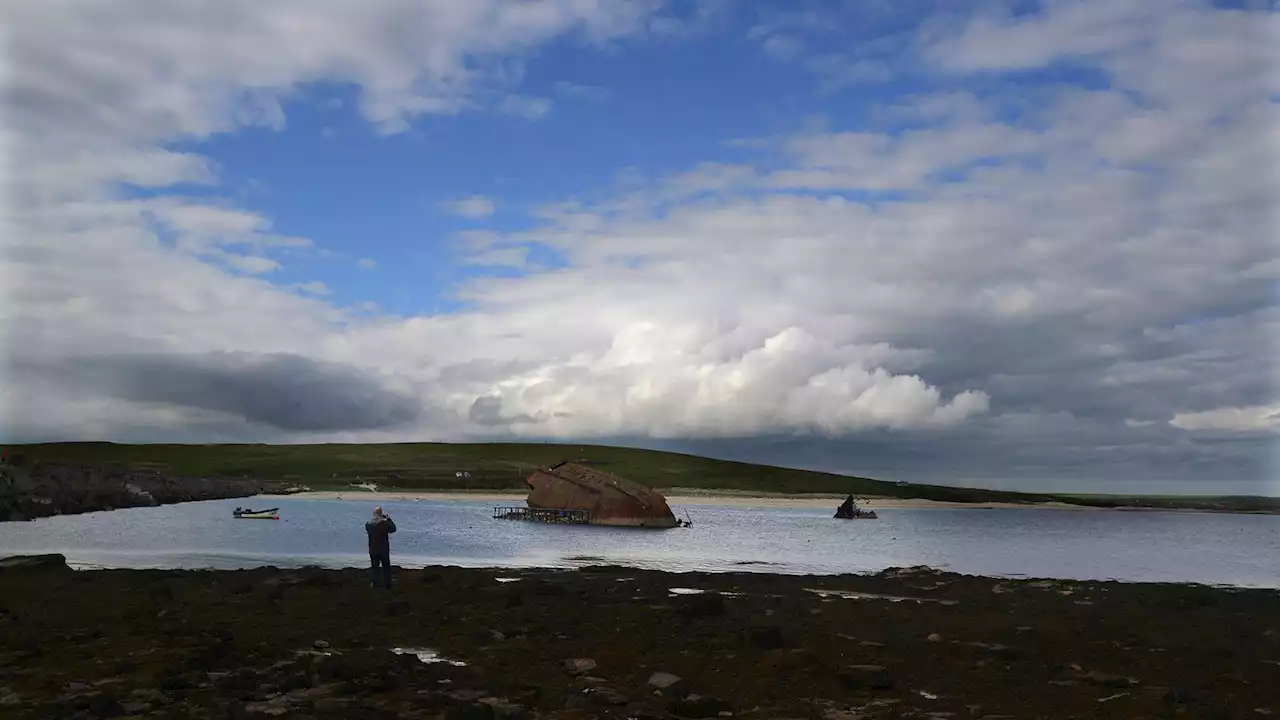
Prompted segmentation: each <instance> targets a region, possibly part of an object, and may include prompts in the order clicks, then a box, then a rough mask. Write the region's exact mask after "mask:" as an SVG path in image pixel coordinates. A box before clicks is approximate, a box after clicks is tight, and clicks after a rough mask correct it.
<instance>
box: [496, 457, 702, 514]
mask: <svg viewBox="0 0 1280 720" xmlns="http://www.w3.org/2000/svg"><path fill="white" fill-rule="evenodd" d="M525 484H526V485H528V486H529V496H528V497H527V498H526V499H525V502H526V503H527V505H528V506H527V507H498V508H494V510H493V516H494V517H495V518H501V519H504V520H532V521H535V522H546V523H556V524H567V525H614V526H620V527H643V528H673V527H681V526H683V525H686V524H687V523H686V522H683V521H681V520H678V519H676V516H675V515H674V514H672V512H671V508H670V507H668V506H667V500H666V498H664V497H663V496H662V495H661V494H659V493H658V492H657V491H655V490H653V489H652V488H648V487H645V486H644V485H641V484H640V483H637V482H634V481H631V480H627V479H626V478H622V477H618V476H617V475H613V474H611V473H607V472H604V471H602V470H597V469H595V468H592V467H587V466H586V465H582V464H579V463H573V462H567V461H566V462H561V463H558V464H556V465H552V466H550V467H546V468H540V469H538V470H536V471H534V473H533V474H532V475H530V476H529V477H528V478H527V479H526V480H525Z"/></svg>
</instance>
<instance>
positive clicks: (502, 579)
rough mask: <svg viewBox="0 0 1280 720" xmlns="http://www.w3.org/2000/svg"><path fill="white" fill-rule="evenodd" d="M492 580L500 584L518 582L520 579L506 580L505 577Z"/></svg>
mask: <svg viewBox="0 0 1280 720" xmlns="http://www.w3.org/2000/svg"><path fill="white" fill-rule="evenodd" d="M494 580H497V581H498V582H500V583H512V582H520V578H507V577H503V578H494Z"/></svg>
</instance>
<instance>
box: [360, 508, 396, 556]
mask: <svg viewBox="0 0 1280 720" xmlns="http://www.w3.org/2000/svg"><path fill="white" fill-rule="evenodd" d="M364 531H365V532H366V533H368V534H369V554H370V555H389V554H391V537H390V535H391V533H393V532H395V531H396V524H395V523H394V522H392V521H391V518H389V517H387V516H386V515H383V516H382V517H377V518H374V519H372V520H370V521H369V522H367V523H365V524H364Z"/></svg>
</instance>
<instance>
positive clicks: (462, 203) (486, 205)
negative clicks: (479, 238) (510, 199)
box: [441, 195, 497, 220]
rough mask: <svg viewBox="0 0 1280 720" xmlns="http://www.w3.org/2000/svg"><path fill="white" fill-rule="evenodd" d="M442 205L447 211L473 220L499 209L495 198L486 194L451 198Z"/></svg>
mask: <svg viewBox="0 0 1280 720" xmlns="http://www.w3.org/2000/svg"><path fill="white" fill-rule="evenodd" d="M441 207H443V208H444V210H445V211H446V212H449V213H453V214H454V215H458V216H460V217H464V218H468V219H472V220H479V219H481V218H487V217H489V216H490V215H492V214H493V213H494V211H495V210H496V209H497V207H496V206H495V205H494V202H493V200H491V199H489V198H487V197H485V196H484V195H472V196H471V197H465V198H458V199H457V200H449V201H447V202H444V203H442V204H441Z"/></svg>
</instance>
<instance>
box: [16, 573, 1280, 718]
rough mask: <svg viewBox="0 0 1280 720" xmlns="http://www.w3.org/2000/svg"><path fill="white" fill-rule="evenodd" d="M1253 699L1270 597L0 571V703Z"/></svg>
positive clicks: (1009, 714)
mask: <svg viewBox="0 0 1280 720" xmlns="http://www.w3.org/2000/svg"><path fill="white" fill-rule="evenodd" d="M393 559H394V556H393ZM673 589H677V592H672V590H673ZM815 590H821V591H825V592H821V593H820V592H815ZM690 591H701V592H700V593H696V594H690ZM833 593H834V594H833ZM856 593H861V594H856ZM392 648H402V649H404V648H410V649H415V650H425V649H430V650H432V651H435V652H437V653H439V655H440V656H442V657H444V658H448V659H451V660H453V661H456V662H458V663H465V665H454V664H450V663H446V662H432V663H424V662H421V661H420V660H419V659H418V658H417V657H416V656H415V655H413V654H405V655H397V654H395V653H393V652H392V651H391V649H392ZM425 657H427V658H428V659H432V656H430V655H425ZM675 678H678V679H675ZM651 680H652V682H651ZM1264 712H1271V713H1280V592H1277V591H1270V590H1232V589H1223V588H1209V587H1202V586H1179V585H1153V584H1122V583H1114V582H1112V583H1094V582H1072V581H1059V580H1048V581H1032V580H1025V581H1012V580H999V579H992V578H982V577H971V576H961V575H954V574H947V573H938V572H933V571H929V570H927V569H912V570H888V571H884V572H882V573H879V574H877V575H868V576H840V577H795V576H780V575H768V574H726V575H708V574H695V573H690V574H665V573H659V572H646V571H640V570H634V569H625V568H614V567H601V568H589V569H586V570H582V571H577V572H571V571H549V570H527V571H514V570H512V571H496V570H468V569H458V568H426V569H422V570H403V571H398V572H397V573H396V586H395V587H394V588H393V589H392V590H390V591H386V590H382V589H374V588H370V587H369V586H368V582H367V576H366V574H365V573H364V572H362V571H358V570H318V569H303V570H275V569H259V570H249V571H234V572H227V571H189V572H182V571H155V570H153V571H131V570H104V571H71V570H67V569H65V568H60V567H51V568H46V569H14V568H0V716H3V717H15V718H55V717H58V718H75V717H85V718H87V717H110V716H120V715H131V716H133V717H147V718H215V717H216V718H225V717H234V718H256V717H264V718H265V717H297V718H304V717H306V718H379V719H380V720H384V719H386V718H393V717H399V718H441V717H443V718H446V719H448V720H472V719H474V720H498V719H500V718H508V719H511V720H516V719H520V720H533V719H534V718H559V719H562V720H586V719H588V718H636V719H637V720H663V719H665V718H672V717H686V718H717V719H718V718H746V719H751V720H754V719H757V718H758V719H760V720H765V719H768V718H813V719H814V720H854V719H855V718H938V719H939V720H940V719H942V718H987V719H988V720H996V719H997V718H1137V717H1170V718H1173V717H1186V718H1253V717H1256V718H1262V717H1266V715H1265V714H1264Z"/></svg>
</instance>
